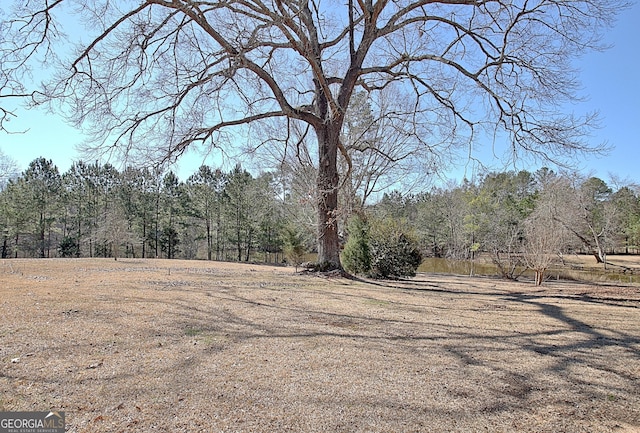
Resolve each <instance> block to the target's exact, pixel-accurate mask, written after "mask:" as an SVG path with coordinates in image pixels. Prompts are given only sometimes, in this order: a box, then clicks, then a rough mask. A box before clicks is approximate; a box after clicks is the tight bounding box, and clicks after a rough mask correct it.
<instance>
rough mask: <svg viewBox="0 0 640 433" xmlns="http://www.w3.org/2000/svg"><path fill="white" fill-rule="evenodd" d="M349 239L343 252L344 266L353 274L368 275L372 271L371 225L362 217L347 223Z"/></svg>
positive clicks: (358, 216) (356, 217)
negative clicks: (370, 249)
mask: <svg viewBox="0 0 640 433" xmlns="http://www.w3.org/2000/svg"><path fill="white" fill-rule="evenodd" d="M347 234H348V236H349V238H348V239H347V243H346V244H345V246H344V250H343V251H342V258H341V261H342V265H343V266H344V269H345V270H346V271H348V272H350V273H352V274H360V275H367V274H368V273H369V271H370V269H371V253H370V251H369V224H368V223H367V221H366V219H365V218H364V217H362V216H360V215H355V216H353V217H351V218H350V219H349V222H348V223H347Z"/></svg>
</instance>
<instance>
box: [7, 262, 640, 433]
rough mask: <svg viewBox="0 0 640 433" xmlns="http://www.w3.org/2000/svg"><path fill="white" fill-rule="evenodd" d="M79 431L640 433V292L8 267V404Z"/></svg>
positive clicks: (154, 268) (254, 268) (136, 268)
mask: <svg viewBox="0 0 640 433" xmlns="http://www.w3.org/2000/svg"><path fill="white" fill-rule="evenodd" d="M49 409H56V410H63V411H65V412H66V419H67V428H68V431H69V432H87V433H89V432H92V433H93V432H150V431H157V432H287V431H291V432H428V431H431V432H482V431H488V432H640V288H638V286H616V285H612V284H608V285H604V284H602V285H593V284H591V285H588V284H578V283H568V282H562V281H559V282H547V283H545V285H544V286H542V287H535V286H534V285H533V284H531V283H530V282H520V283H517V282H506V281H501V280H497V279H492V278H468V277H455V276H446V275H428V274H419V275H418V276H417V277H416V278H414V279H412V280H407V281H394V282H371V281H362V280H349V279H343V278H328V277H320V276H315V275H298V274H294V272H293V270H292V269H290V268H281V267H267V266H258V265H241V264H231V263H211V262H202V261H199V262H194V261H168V260H119V261H117V262H115V261H113V260H107V259H104V260H102V259H55V260H5V261H2V262H0V410H5V411H25V410H42V411H44V410H49Z"/></svg>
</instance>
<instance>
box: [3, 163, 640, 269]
mask: <svg viewBox="0 0 640 433" xmlns="http://www.w3.org/2000/svg"><path fill="white" fill-rule="evenodd" d="M312 185H313V173H305V172H303V171H300V170H297V169H293V168H291V167H290V168H287V167H286V166H284V165H283V166H282V167H281V168H280V170H278V171H274V172H265V173H262V174H260V175H258V176H254V175H252V174H251V173H249V172H248V171H247V170H245V169H243V168H242V167H241V166H240V165H237V166H236V167H235V168H233V169H232V170H230V171H222V170H220V169H216V168H214V167H209V166H202V167H200V168H199V169H198V171H197V172H195V173H193V174H192V175H191V176H190V177H189V178H188V179H186V180H181V179H179V178H178V177H177V176H176V175H175V174H174V173H173V172H172V171H166V172H158V171H153V170H150V169H142V168H126V169H124V170H122V171H119V170H118V169H116V168H115V167H114V166H113V165H111V164H100V163H97V162H96V163H93V164H87V163H84V162H76V163H74V165H73V166H72V167H71V168H70V169H69V170H68V171H67V172H65V173H62V174H61V173H59V171H58V168H57V167H56V166H55V165H54V164H53V162H52V161H51V160H47V159H45V158H38V159H36V160H34V161H33V162H31V163H30V165H29V167H28V168H27V169H26V170H25V171H24V172H23V173H21V174H20V175H19V176H17V177H15V178H13V179H11V180H10V181H9V182H7V183H6V185H5V186H4V188H3V189H2V191H1V192H0V204H1V206H0V230H1V233H2V241H1V242H2V243H1V246H0V249H1V253H2V254H1V255H2V258H10V257H115V258H117V257H137V258H143V257H152V258H155V257H160V258H169V259H172V258H184V259H207V260H228V261H261V262H271V263H281V262H283V260H284V254H283V249H284V248H285V246H286V244H287V243H291V242H294V243H296V242H297V243H300V244H301V246H302V247H303V248H304V250H305V251H307V252H310V253H311V252H313V251H314V246H315V241H316V240H315V231H314V228H315V225H316V220H315V208H314V204H315V203H314V200H315V198H314V195H313V194H314V193H313V188H312ZM349 191H350V192H349ZM341 193H342V194H343V195H344V194H347V193H349V195H350V197H343V199H342V202H343V203H350V206H349V207H348V208H345V210H344V211H343V212H341V214H340V215H337V216H336V218H339V220H340V225H339V226H340V227H341V230H342V231H341V238H342V239H343V242H344V241H346V239H347V238H348V233H346V232H345V231H344V230H345V227H347V226H348V224H347V220H348V219H349V217H350V216H351V215H353V214H358V215H360V216H366V217H367V218H368V219H369V220H370V222H371V224H374V225H375V224H377V223H380V222H381V221H384V220H388V219H392V220H394V221H396V222H399V223H400V225H401V227H402V230H403V231H404V232H406V233H408V234H409V235H410V236H411V237H412V238H413V239H415V241H416V242H417V243H418V245H419V247H420V249H421V251H422V255H423V257H429V256H435V257H446V258H451V259H468V258H470V257H473V256H474V255H475V254H478V253H487V254H488V255H489V256H490V257H491V260H492V261H493V262H494V263H495V264H497V265H498V267H499V268H500V271H501V273H502V274H503V276H505V277H514V276H515V273H516V272H518V271H517V269H519V267H522V266H523V265H527V264H528V267H530V268H531V267H532V265H531V264H530V263H527V260H528V259H529V260H531V258H533V257H535V256H536V255H537V256H539V257H547V256H549V255H551V254H556V253H558V254H562V253H566V252H580V253H588V254H593V256H594V259H595V260H597V261H599V262H600V261H605V260H606V255H607V254H608V253H612V252H616V253H637V252H638V248H639V245H640V195H639V193H638V189H637V188H636V187H635V186H633V185H628V184H627V185H608V184H607V183H606V182H605V181H603V180H601V179H599V178H596V177H588V176H582V175H579V174H576V173H556V172H554V171H552V170H549V169H547V168H543V169H540V170H538V171H536V172H533V173H531V172H528V171H519V172H515V171H510V172H492V173H487V174H485V175H482V176H478V179H477V180H475V181H468V180H464V181H463V182H461V183H452V184H450V185H448V186H445V187H439V188H432V189H431V190H430V191H428V192H422V193H419V194H402V193H400V192H398V191H392V192H388V193H385V194H384V195H383V196H382V198H381V199H380V200H378V201H377V202H376V203H374V204H372V205H367V206H364V205H362V203H361V201H359V197H358V195H357V192H355V191H354V190H353V189H350V188H348V187H345V188H343V190H342V191H341Z"/></svg>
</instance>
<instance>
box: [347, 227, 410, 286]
mask: <svg viewBox="0 0 640 433" xmlns="http://www.w3.org/2000/svg"><path fill="white" fill-rule="evenodd" d="M347 233H348V236H349V238H348V240H347V243H346V245H345V247H344V251H343V252H342V264H343V266H344V268H345V269H346V270H347V271H349V272H351V273H353V274H360V275H367V276H370V277H372V278H399V277H413V276H415V274H416V270H417V269H418V266H420V263H422V254H421V253H420V249H419V248H418V243H417V241H416V240H415V238H414V236H413V235H412V234H411V233H410V231H409V230H408V229H407V228H406V227H405V226H404V225H403V224H401V223H400V222H398V221H397V220H393V219H384V220H369V221H367V220H365V219H364V218H363V217H360V216H356V217H353V218H352V219H351V220H349V223H348V225H347Z"/></svg>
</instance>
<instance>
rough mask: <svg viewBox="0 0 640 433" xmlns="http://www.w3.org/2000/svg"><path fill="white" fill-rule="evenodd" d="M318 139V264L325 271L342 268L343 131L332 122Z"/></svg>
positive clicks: (321, 129) (320, 132) (319, 134)
mask: <svg viewBox="0 0 640 433" xmlns="http://www.w3.org/2000/svg"><path fill="white" fill-rule="evenodd" d="M316 134H317V136H318V154H319V155H318V156H319V164H318V178H317V183H316V185H317V188H318V191H317V200H318V201H317V204H318V265H319V267H320V268H321V269H323V270H332V269H342V265H341V263H340V244H339V241H338V167H337V159H338V140H339V137H340V128H339V126H338V125H334V124H331V123H329V124H328V125H322V126H320V127H318V129H317V130H316Z"/></svg>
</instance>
